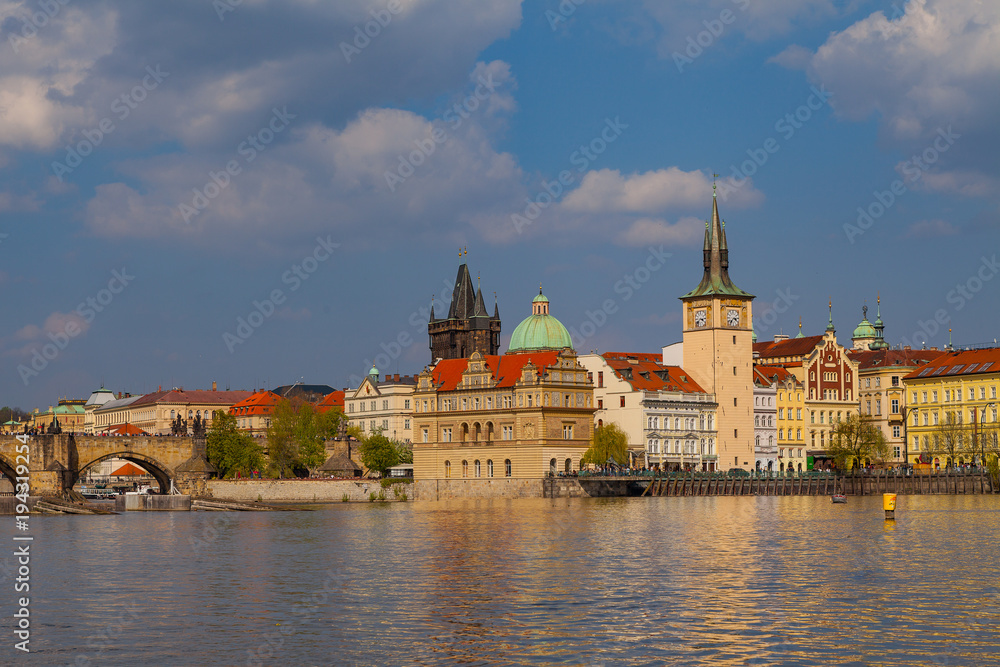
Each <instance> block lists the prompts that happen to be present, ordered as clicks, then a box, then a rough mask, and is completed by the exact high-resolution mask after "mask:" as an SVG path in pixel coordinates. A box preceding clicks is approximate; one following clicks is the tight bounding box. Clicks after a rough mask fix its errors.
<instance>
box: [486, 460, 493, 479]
mask: <svg viewBox="0 0 1000 667" xmlns="http://www.w3.org/2000/svg"><path fill="white" fill-rule="evenodd" d="M486 476H487V477H492V476H493V459H489V460H488V461H486Z"/></svg>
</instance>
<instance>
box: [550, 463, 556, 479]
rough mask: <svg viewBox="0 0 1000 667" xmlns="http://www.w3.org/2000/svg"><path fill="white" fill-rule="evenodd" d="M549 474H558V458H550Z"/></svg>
mask: <svg viewBox="0 0 1000 667" xmlns="http://www.w3.org/2000/svg"><path fill="white" fill-rule="evenodd" d="M549 474H550V475H552V476H553V477H555V474H556V460H555V459H550V460H549Z"/></svg>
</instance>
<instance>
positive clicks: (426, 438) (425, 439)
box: [420, 429, 430, 442]
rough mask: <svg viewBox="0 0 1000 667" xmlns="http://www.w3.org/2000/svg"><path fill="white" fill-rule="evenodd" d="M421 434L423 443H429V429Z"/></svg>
mask: <svg viewBox="0 0 1000 667" xmlns="http://www.w3.org/2000/svg"><path fill="white" fill-rule="evenodd" d="M420 433H421V436H422V438H423V441H424V442H427V441H428V438H429V437H430V433H428V432H427V429H423V430H422V431H421V432H420Z"/></svg>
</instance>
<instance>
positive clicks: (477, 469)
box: [472, 459, 481, 477]
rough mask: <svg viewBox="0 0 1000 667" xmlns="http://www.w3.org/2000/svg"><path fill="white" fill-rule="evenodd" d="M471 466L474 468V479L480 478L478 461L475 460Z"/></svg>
mask: <svg viewBox="0 0 1000 667" xmlns="http://www.w3.org/2000/svg"><path fill="white" fill-rule="evenodd" d="M472 465H473V466H474V470H475V474H476V477H480V476H481V475H480V474H479V459H476V462H475V463H473V464H472Z"/></svg>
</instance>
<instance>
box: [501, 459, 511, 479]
mask: <svg viewBox="0 0 1000 667" xmlns="http://www.w3.org/2000/svg"><path fill="white" fill-rule="evenodd" d="M503 474H504V477H510V475H511V468H510V459H506V460H504V462H503Z"/></svg>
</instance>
